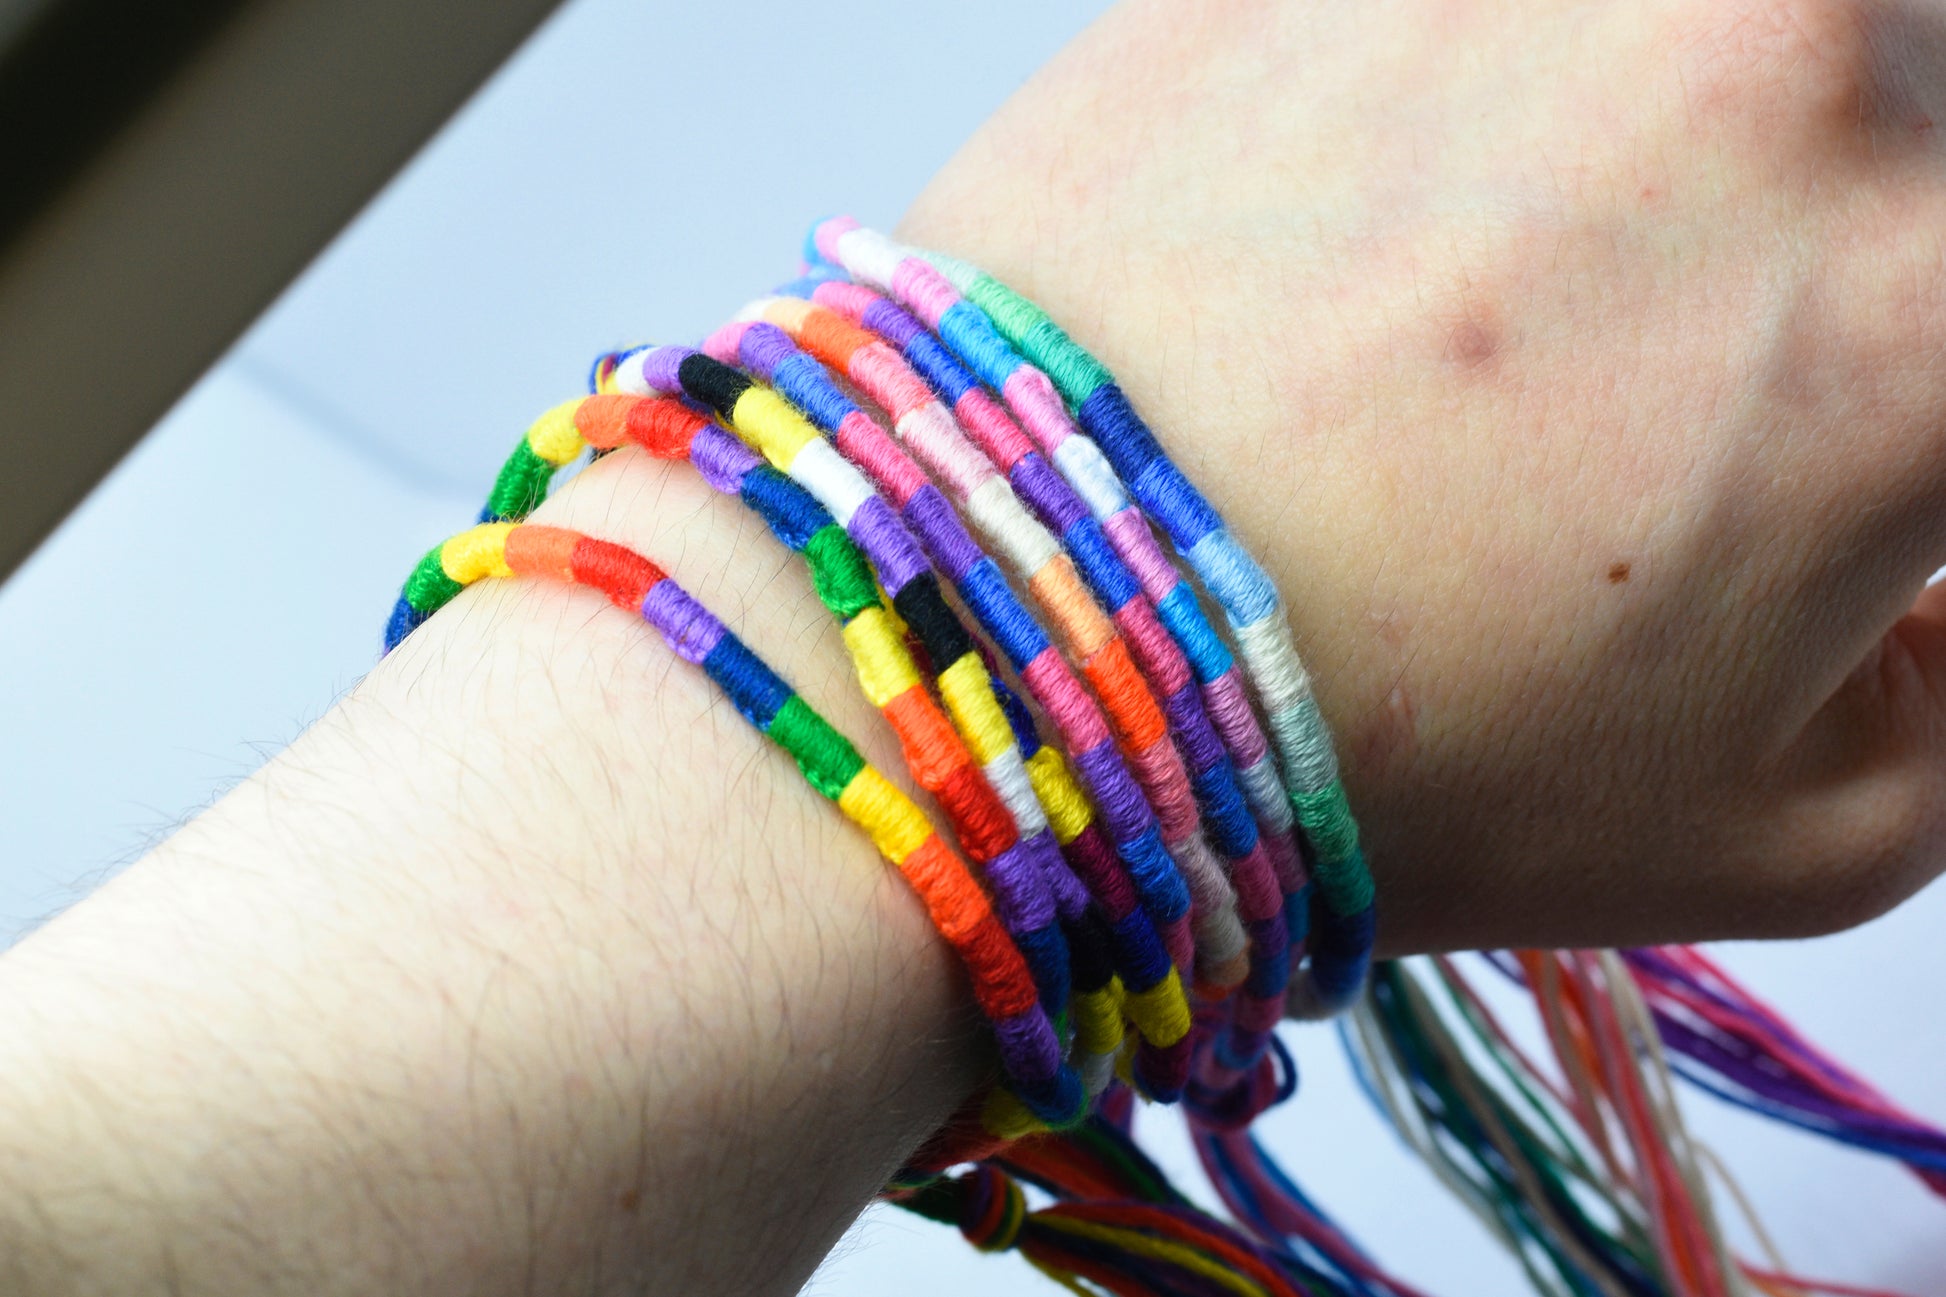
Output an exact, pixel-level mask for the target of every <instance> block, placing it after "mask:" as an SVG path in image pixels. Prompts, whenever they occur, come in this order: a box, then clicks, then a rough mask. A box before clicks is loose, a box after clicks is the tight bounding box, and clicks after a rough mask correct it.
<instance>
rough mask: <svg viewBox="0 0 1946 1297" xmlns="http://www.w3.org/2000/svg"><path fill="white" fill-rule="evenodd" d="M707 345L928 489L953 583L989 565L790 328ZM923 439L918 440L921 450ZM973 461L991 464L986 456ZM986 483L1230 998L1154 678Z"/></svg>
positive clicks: (885, 467)
mask: <svg viewBox="0 0 1946 1297" xmlns="http://www.w3.org/2000/svg"><path fill="white" fill-rule="evenodd" d="M706 347H708V348H709V349H712V350H715V351H716V352H717V359H719V360H723V361H725V362H726V363H730V362H734V361H740V362H741V363H742V364H743V365H744V366H745V367H746V368H747V369H748V370H749V371H750V372H751V373H753V374H755V375H756V376H757V377H759V378H761V379H763V380H765V381H766V382H770V383H772V384H774V385H775V387H776V390H777V391H778V392H780V393H782V394H783V395H784V396H785V397H786V398H787V399H788V400H790V401H791V403H792V404H793V405H795V406H796V407H797V408H798V409H799V410H800V411H802V412H803V413H804V414H805V415H806V416H807V417H808V418H809V419H810V421H811V422H812V423H813V424H814V425H816V426H817V427H818V428H820V429H822V430H823V431H824V432H826V433H827V434H829V435H831V436H832V438H833V440H834V441H835V442H840V443H848V444H850V445H851V446H852V447H854V450H855V452H862V454H863V455H866V456H869V459H867V460H866V462H865V463H863V464H862V465H861V467H863V468H865V471H867V472H869V473H871V474H872V476H873V477H874V478H875V479H877V481H878V483H879V485H880V488H881V489H882V490H886V491H888V492H891V491H894V490H898V489H901V488H905V487H907V486H908V484H910V483H913V482H919V483H923V485H921V486H918V487H917V488H916V489H911V490H910V492H909V494H907V495H906V498H905V499H903V500H898V501H897V504H898V506H899V513H900V516H901V517H903V518H905V519H906V520H907V521H908V523H909V524H910V525H911V527H912V529H913V531H914V532H915V533H916V534H917V535H918V536H919V537H920V538H921V541H922V543H924V544H925V546H926V549H927V551H928V553H929V554H931V555H932V556H933V558H934V561H935V563H939V564H941V571H942V572H943V573H944V575H946V576H947V577H948V579H950V580H953V581H954V584H955V586H956V587H957V585H958V584H959V577H958V575H957V574H956V573H955V572H954V571H953V570H952V568H953V560H954V559H956V558H957V559H959V560H960V564H961V565H964V566H966V567H968V568H970V567H972V566H975V565H979V564H992V562H993V560H992V559H991V558H990V557H989V556H987V555H986V554H984V553H982V552H981V550H980V549H979V547H978V545H977V543H976V542H975V541H974V540H973V538H972V536H971V535H970V534H969V533H968V532H967V530H966V527H965V526H964V524H962V523H961V522H960V519H959V516H958V515H957V514H956V513H954V512H953V510H952V509H951V507H950V506H949V505H948V504H947V503H946V502H945V500H944V498H943V497H942V496H941V493H940V491H939V488H938V487H937V486H935V485H933V484H932V483H929V482H927V481H926V473H927V471H928V470H931V471H932V472H933V474H934V475H935V476H941V474H940V470H939V465H938V461H937V457H936V456H928V457H927V458H928V460H930V461H932V462H926V463H919V462H915V460H914V458H913V457H912V456H909V455H907V454H906V452H905V450H904V449H902V447H901V443H902V442H908V439H907V438H905V437H900V438H899V439H898V440H896V441H895V440H894V438H893V437H892V435H891V434H890V433H889V432H888V431H887V430H886V428H885V427H884V426H883V425H881V424H880V423H878V421H877V420H875V419H873V418H872V416H871V415H870V414H868V413H866V411H865V410H864V409H863V408H861V407H860V406H859V405H857V404H856V403H855V402H853V401H852V400H851V398H850V397H848V396H847V395H845V393H844V392H842V391H840V390H839V388H838V386H837V384H836V383H834V382H832V381H831V379H830V378H829V376H827V375H826V374H825V372H824V367H823V366H822V365H821V364H820V363H819V362H818V361H817V360H816V359H814V358H812V357H811V356H809V355H807V354H806V353H804V352H803V351H802V350H800V349H799V348H798V346H797V345H796V344H795V343H794V342H792V341H791V339H790V338H789V336H788V335H787V334H785V333H784V331H783V330H781V329H779V328H777V327H776V326H774V325H767V324H752V323H741V324H733V325H729V326H726V327H725V328H724V329H721V330H719V331H718V332H717V333H716V334H714V335H712V337H711V339H710V341H709V343H707V344H706ZM893 359H894V360H896V359H897V358H896V357H893ZM900 363H901V364H902V362H900ZM920 390H921V391H923V390H924V389H923V387H922V388H921V389H920ZM925 440H926V439H925V438H923V437H921V438H919V441H920V442H924V441H925ZM915 448H916V447H915ZM854 462H857V461H856V460H855V461H854ZM977 462H978V465H979V466H980V467H985V461H984V460H979V461H977ZM942 480H947V481H948V484H949V485H952V486H954V488H955V489H954V494H955V495H957V496H959V497H960V498H962V499H964V497H965V494H966V492H965V490H964V489H963V488H964V486H965V485H966V484H965V482H964V481H962V482H960V483H957V484H955V483H952V482H951V481H950V480H949V479H946V478H944V477H943V476H942ZM986 480H987V482H990V483H991V484H992V485H993V486H995V487H997V488H999V490H1000V491H1001V492H1004V493H1005V494H1004V495H1000V496H993V495H992V493H991V492H990V493H989V497H990V498H992V499H994V500H996V501H998V500H1004V501H1010V502H1011V503H1012V504H1013V509H1014V512H1013V513H1011V514H1010V515H1008V516H1007V521H1008V522H1010V523H1013V524H1015V527H1014V534H1015V535H1016V537H1017V538H1018V539H1019V540H1020V541H1021V542H1022V544H1021V546H1020V548H1021V549H1025V550H1026V551H1027V553H1026V555H1025V556H1024V557H1025V558H1026V561H1028V562H1031V563H1033V564H1034V566H1033V567H1031V568H1028V569H1027V570H1026V571H1023V572H1022V575H1023V576H1026V577H1027V578H1028V581H1027V584H1028V589H1029V591H1030V592H1031V593H1033V594H1034V595H1035V596H1036V598H1037V601H1038V602H1040V603H1041V604H1042V606H1043V607H1046V608H1047V609H1048V610H1049V611H1050V613H1052V614H1053V620H1054V621H1055V623H1056V624H1057V625H1058V626H1059V627H1060V628H1061V629H1062V630H1063V632H1064V633H1066V635H1067V638H1068V640H1069V643H1070V645H1071V646H1072V647H1073V649H1074V653H1075V656H1076V657H1078V658H1079V659H1080V662H1079V665H1080V667H1081V673H1082V675H1083V676H1084V677H1086V678H1087V679H1088V681H1089V682H1090V683H1091V684H1093V685H1094V687H1095V692H1096V695H1097V697H1098V698H1099V699H1100V700H1101V710H1102V712H1103V714H1104V715H1105V716H1106V718H1107V719H1108V721H1109V724H1110V726H1111V728H1112V729H1113V731H1114V733H1115V736H1116V738H1117V740H1118V743H1119V746H1120V748H1121V751H1122V754H1123V757H1124V759H1125V760H1126V761H1127V762H1128V763H1129V765H1130V767H1131V768H1132V769H1133V770H1134V771H1135V772H1136V778H1137V782H1138V783H1140V784H1142V786H1143V789H1144V792H1145V793H1147V794H1148V797H1149V801H1150V805H1151V806H1152V807H1154V808H1156V810H1157V815H1158V823H1159V825H1160V826H1161V828H1162V830H1163V836H1164V840H1165V842H1166V843H1168V845H1169V846H1170V848H1171V850H1170V854H1171V855H1172V856H1174V857H1175V858H1176V859H1177V860H1178V861H1179V862H1180V863H1181V866H1182V870H1183V875H1184V878H1185V880H1186V881H1187V882H1188V884H1189V888H1190V894H1191V897H1192V900H1193V903H1194V907H1195V908H1194V916H1195V919H1194V924H1195V931H1196V950H1197V958H1198V961H1199V965H1198V973H1199V980H1200V981H1201V982H1202V983H1203V984H1204V985H1206V986H1208V987H1212V988H1216V989H1217V990H1218V991H1219V993H1220V992H1227V991H1228V990H1229V988H1230V987H1232V986H1234V985H1235V984H1236V983H1237V982H1238V981H1240V980H1241V978H1242V973H1243V959H1242V955H1243V949H1244V945H1245V940H1246V938H1245V934H1244V932H1243V929H1242V926H1241V924H1240V923H1239V921H1238V917H1237V895H1236V892H1235V891H1234V890H1233V887H1232V884H1231V881H1230V879H1229V877H1228V876H1227V871H1225V870H1224V869H1223V867H1222V866H1221V865H1219V864H1218V863H1217V861H1216V859H1215V858H1214V857H1213V856H1212V855H1211V854H1210V852H1209V850H1208V847H1207V846H1206V845H1205V844H1204V842H1203V837H1202V823H1201V820H1200V818H1199V816H1198V814H1197V808H1196V801H1195V796H1194V792H1193V790H1192V789H1191V786H1190V783H1189V776H1188V772H1187V771H1186V770H1185V769H1184V767H1183V765H1182V762H1181V760H1180V759H1179V757H1178V756H1177V753H1176V751H1175V749H1174V747H1173V746H1172V745H1171V744H1170V741H1169V727H1168V723H1167V721H1166V719H1165V717H1164V715H1163V712H1162V709H1161V707H1160V706H1159V705H1158V704H1157V703H1156V701H1155V698H1154V696H1153V695H1152V694H1151V693H1150V692H1149V689H1148V685H1147V681H1146V680H1145V679H1144V678H1143V676H1142V674H1141V673H1140V671H1139V669H1138V668H1137V667H1136V665H1135V663H1134V660H1133V658H1132V656H1131V654H1130V653H1129V650H1128V646H1127V644H1126V643H1125V642H1124V641H1123V639H1122V636H1121V632H1120V630H1119V628H1117V627H1116V626H1115V624H1114V623H1113V622H1112V621H1110V620H1109V619H1108V618H1107V617H1106V616H1105V615H1103V614H1102V613H1101V611H1100V609H1099V608H1098V607H1097V606H1096V605H1095V603H1094V601H1093V599H1092V598H1091V597H1090V596H1089V595H1088V593H1087V591H1086V589H1085V588H1084V587H1083V586H1082V584H1081V580H1080V577H1079V575H1078V574H1077V573H1076V571H1075V568H1074V564H1073V562H1072V561H1071V560H1070V559H1069V558H1068V557H1067V555H1065V554H1063V553H1062V552H1061V550H1060V547H1059V546H1058V545H1056V544H1055V543H1054V538H1053V537H1052V536H1050V535H1048V534H1047V532H1046V530H1045V528H1042V527H1041V526H1040V524H1038V523H1036V522H1035V521H1034V520H1033V519H1032V518H1031V517H1029V516H1027V513H1026V511H1025V509H1024V508H1022V507H1021V506H1020V504H1019V502H1018V501H1017V500H1013V498H1012V490H1011V488H1010V487H1008V486H1007V484H1006V482H1005V481H1004V480H1002V479H1000V478H998V477H997V476H996V475H994V474H992V473H991V471H990V470H989V471H988V473H987V474H986ZM969 559H970V560H971V561H970V562H968V561H967V560H969ZM994 570H996V571H997V570H998V569H997V567H996V568H994ZM1017 570H1018V568H1017ZM1219 755H1220V754H1219ZM1239 809H1241V802H1240V800H1239ZM1261 864H1262V866H1263V871H1262V874H1261V879H1260V881H1261V883H1262V884H1263V889H1262V891H1261V892H1259V893H1257V894H1256V895H1255V897H1254V899H1257V900H1258V901H1259V902H1260V903H1261V904H1263V905H1264V906H1266V907H1267V909H1266V913H1267V914H1276V913H1277V912H1278V910H1279V908H1280V906H1281V898H1280V897H1279V895H1278V892H1277V890H1276V884H1275V879H1274V878H1273V877H1272V876H1271V873H1270V866H1269V861H1268V859H1267V858H1265V859H1262V861H1261ZM1252 877H1253V879H1254V878H1255V877H1256V876H1254V875H1253V876H1252ZM1257 917H1263V916H1261V915H1260V916H1257Z"/></svg>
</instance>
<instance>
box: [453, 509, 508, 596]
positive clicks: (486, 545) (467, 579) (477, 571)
mask: <svg viewBox="0 0 1946 1297" xmlns="http://www.w3.org/2000/svg"><path fill="white" fill-rule="evenodd" d="M513 529H514V524H513V523H510V522H485V523H481V524H480V525H479V526H477V527H474V528H472V529H471V530H469V531H463V532H461V533H460V534H459V535H457V536H455V537H453V538H452V539H451V540H449V541H447V542H446V543H445V544H444V545H441V546H440V547H439V566H440V567H442V568H444V569H445V571H446V575H447V576H449V577H451V578H452V579H453V580H455V581H457V582H459V583H460V584H461V585H471V584H473V583H474V582H475V581H478V580H481V579H482V578H484V577H489V576H512V575H513V574H514V570H513V569H512V568H510V567H508V566H507V533H508V532H510V531H512V530H513Z"/></svg>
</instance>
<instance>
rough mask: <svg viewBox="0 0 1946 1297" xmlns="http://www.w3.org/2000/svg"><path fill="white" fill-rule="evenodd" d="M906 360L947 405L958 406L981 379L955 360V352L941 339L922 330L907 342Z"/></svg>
mask: <svg viewBox="0 0 1946 1297" xmlns="http://www.w3.org/2000/svg"><path fill="white" fill-rule="evenodd" d="M905 359H906V363H907V364H909V365H911V366H912V368H913V370H914V371H915V372H916V373H917V374H918V375H919V376H920V377H921V378H923V379H925V380H926V383H927V384H928V385H929V386H930V387H931V388H932V389H933V391H935V392H937V393H939V397H940V399H941V400H942V401H944V402H945V403H946V404H947V405H949V406H952V405H958V404H959V399H960V398H961V397H962V396H965V395H966V394H967V393H968V392H970V391H972V390H973V389H974V388H976V387H978V386H979V385H980V380H979V379H977V378H975V377H973V375H972V374H971V373H969V372H968V371H967V368H966V366H964V365H962V364H960V363H959V361H957V360H955V359H953V353H952V352H950V351H948V350H946V347H945V345H944V344H943V343H941V342H940V341H939V339H937V338H935V337H933V336H932V334H930V333H927V332H926V331H925V330H924V329H921V330H920V331H919V332H918V333H917V334H915V335H914V336H913V339H912V341H911V342H909V343H907V344H906V345H905Z"/></svg>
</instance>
